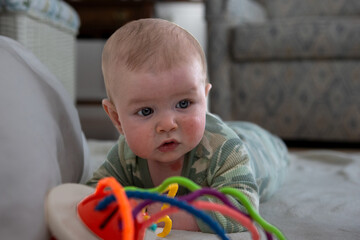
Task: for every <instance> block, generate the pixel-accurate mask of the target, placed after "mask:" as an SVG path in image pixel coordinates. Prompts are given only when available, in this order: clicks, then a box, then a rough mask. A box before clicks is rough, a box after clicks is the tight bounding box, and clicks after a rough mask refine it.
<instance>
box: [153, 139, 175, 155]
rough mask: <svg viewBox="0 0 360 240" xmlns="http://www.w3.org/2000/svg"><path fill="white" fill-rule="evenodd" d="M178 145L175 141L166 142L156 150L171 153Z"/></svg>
mask: <svg viewBox="0 0 360 240" xmlns="http://www.w3.org/2000/svg"><path fill="white" fill-rule="evenodd" d="M178 145H179V143H178V142H177V141H175V140H171V141H166V142H164V143H163V144H161V145H160V147H159V148H158V149H159V151H160V152H171V151H173V150H175V149H176V148H177V146H178Z"/></svg>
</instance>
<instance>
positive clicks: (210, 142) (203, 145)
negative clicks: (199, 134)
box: [198, 113, 242, 158]
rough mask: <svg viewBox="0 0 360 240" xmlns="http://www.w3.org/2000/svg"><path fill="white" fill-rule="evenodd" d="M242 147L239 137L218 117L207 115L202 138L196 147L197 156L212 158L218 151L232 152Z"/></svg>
mask: <svg viewBox="0 0 360 240" xmlns="http://www.w3.org/2000/svg"><path fill="white" fill-rule="evenodd" d="M239 146H242V140H241V139H240V138H239V136H238V135H237V134H236V133H235V132H234V131H233V130H232V129H231V128H230V127H229V126H228V125H227V124H226V123H224V122H223V121H222V120H221V119H220V118H219V117H217V116H215V115H213V114H210V113H208V114H207V115H206V127H205V132H204V136H203V138H202V140H201V142H200V144H199V146H198V156H202V157H207V158H212V157H213V155H214V154H217V153H218V152H219V151H232V149H234V148H238V147H239Z"/></svg>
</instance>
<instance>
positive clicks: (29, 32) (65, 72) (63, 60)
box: [0, 12, 76, 101]
mask: <svg viewBox="0 0 360 240" xmlns="http://www.w3.org/2000/svg"><path fill="white" fill-rule="evenodd" d="M0 35H4V36H7V37H10V38H13V39H15V40H17V41H18V42H20V43H21V44H22V45H24V46H25V47H26V48H27V49H29V50H30V51H32V52H33V53H34V54H35V55H36V56H37V57H38V58H39V59H40V61H41V62H42V63H43V64H44V65H46V66H47V67H48V68H49V70H50V71H51V72H52V73H54V75H55V76H56V77H57V78H58V79H59V80H60V81H61V82H62V83H63V85H64V87H65V89H66V90H67V91H68V92H69V94H70V97H71V98H72V99H73V101H75V85H76V83H75V74H76V72H75V67H76V66H75V62H76V61H75V56H76V55H75V53H76V51H75V44H76V33H75V32H74V31H71V30H68V29H65V28H63V27H61V26H56V25H55V24H53V23H51V22H50V21H47V20H46V19H37V18H34V17H31V16H29V15H27V14H25V13H10V12H5V13H1V14H0Z"/></svg>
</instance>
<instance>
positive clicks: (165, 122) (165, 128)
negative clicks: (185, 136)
mask: <svg viewBox="0 0 360 240" xmlns="http://www.w3.org/2000/svg"><path fill="white" fill-rule="evenodd" d="M177 128H178V125H177V122H176V118H175V116H174V115H173V114H163V115H162V116H160V117H159V121H158V122H157V125H156V132H158V133H163V132H171V131H174V130H176V129H177Z"/></svg>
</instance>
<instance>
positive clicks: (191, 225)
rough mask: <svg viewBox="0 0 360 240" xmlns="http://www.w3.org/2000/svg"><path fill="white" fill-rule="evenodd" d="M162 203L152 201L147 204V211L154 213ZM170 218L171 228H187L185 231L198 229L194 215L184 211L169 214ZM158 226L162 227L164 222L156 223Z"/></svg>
mask: <svg viewBox="0 0 360 240" xmlns="http://www.w3.org/2000/svg"><path fill="white" fill-rule="evenodd" d="M162 205H163V204H162V203H158V202H156V203H153V204H151V205H149V206H148V208H147V213H148V214H149V215H150V216H151V215H154V214H155V213H157V212H159V211H161V207H162ZM170 219H171V220H172V228H173V229H179V230H187V231H200V229H199V227H198V225H197V223H196V220H195V217H194V216H193V215H191V214H189V213H187V212H185V211H181V210H180V211H178V212H176V213H173V214H171V215H170ZM158 226H159V227H164V223H163V222H161V223H159V224H158Z"/></svg>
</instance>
